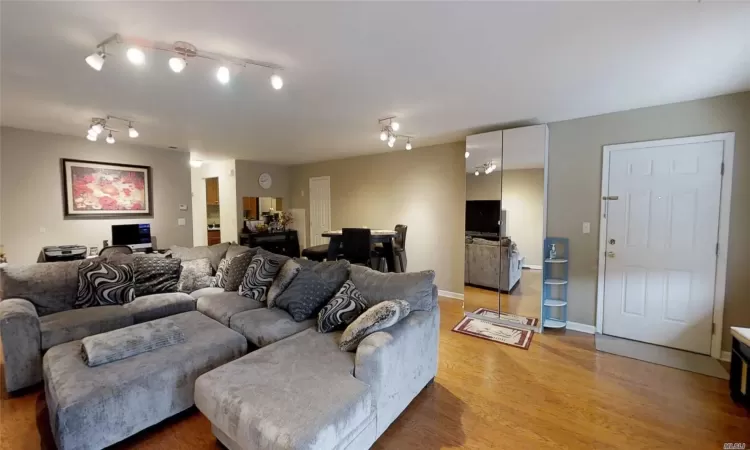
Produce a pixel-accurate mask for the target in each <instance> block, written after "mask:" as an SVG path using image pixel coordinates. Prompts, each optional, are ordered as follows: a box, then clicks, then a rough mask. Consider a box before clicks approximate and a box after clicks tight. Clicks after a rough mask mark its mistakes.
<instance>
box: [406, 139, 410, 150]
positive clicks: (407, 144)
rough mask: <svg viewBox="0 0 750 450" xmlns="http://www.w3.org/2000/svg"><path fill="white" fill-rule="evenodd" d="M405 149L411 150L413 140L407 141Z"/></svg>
mask: <svg viewBox="0 0 750 450" xmlns="http://www.w3.org/2000/svg"><path fill="white" fill-rule="evenodd" d="M404 148H405V149H407V150H411V139H407V140H406V145H405V146H404Z"/></svg>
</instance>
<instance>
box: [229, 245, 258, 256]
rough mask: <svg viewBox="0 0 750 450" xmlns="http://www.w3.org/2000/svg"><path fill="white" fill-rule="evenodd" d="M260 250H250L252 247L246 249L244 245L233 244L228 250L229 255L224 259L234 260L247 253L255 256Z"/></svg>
mask: <svg viewBox="0 0 750 450" xmlns="http://www.w3.org/2000/svg"><path fill="white" fill-rule="evenodd" d="M259 249H260V247H253V248H250V247H246V246H244V245H237V244H231V245H230V246H229V248H228V249H227V254H226V255H225V256H224V257H225V258H227V259H232V258H234V257H235V256H237V255H239V254H241V253H245V252H252V253H253V255H255V254H256V253H258V250H259Z"/></svg>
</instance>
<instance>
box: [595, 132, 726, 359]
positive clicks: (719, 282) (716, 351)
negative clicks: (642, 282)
mask: <svg viewBox="0 0 750 450" xmlns="http://www.w3.org/2000/svg"><path fill="white" fill-rule="evenodd" d="M717 141H720V142H723V144H724V159H723V164H724V166H723V167H724V175H723V176H722V179H721V199H720V206H719V230H718V241H719V253H718V256H717V258H716V281H715V284H714V310H713V323H714V324H715V326H714V332H713V335H712V336H711V357H713V358H717V359H721V358H723V353H722V351H721V335H722V333H723V331H724V328H723V322H724V294H725V290H726V284H727V250H728V248H729V212H730V201H731V198H732V175H733V172H734V170H733V168H734V132H728V133H716V134H707V135H704V136H691V137H684V138H675V139H661V140H657V141H643V142H633V143H627V144H614V145H605V146H604V147H603V148H602V186H601V196H605V195H608V193H609V192H608V188H609V157H610V154H611V152H612V151H615V150H630V149H638V148H652V147H665V146H671V145H684V144H698V143H704V142H717ZM601 205H602V209H601V215H600V216H599V248H598V254H599V263H598V264H599V277H598V280H597V292H596V332H597V333H602V332H603V328H604V269H605V263H606V258H605V257H604V250H603V249H604V248H606V241H607V219H606V217H605V216H604V212H605V211H604V210H605V208H606V204H605V203H604V200H602V204H601Z"/></svg>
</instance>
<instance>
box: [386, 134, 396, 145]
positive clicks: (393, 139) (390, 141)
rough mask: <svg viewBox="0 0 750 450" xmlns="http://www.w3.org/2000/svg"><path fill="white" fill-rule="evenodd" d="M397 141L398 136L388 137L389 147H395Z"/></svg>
mask: <svg viewBox="0 0 750 450" xmlns="http://www.w3.org/2000/svg"><path fill="white" fill-rule="evenodd" d="M395 143H396V136H394V135H390V136H389V137H388V147H393V144H395Z"/></svg>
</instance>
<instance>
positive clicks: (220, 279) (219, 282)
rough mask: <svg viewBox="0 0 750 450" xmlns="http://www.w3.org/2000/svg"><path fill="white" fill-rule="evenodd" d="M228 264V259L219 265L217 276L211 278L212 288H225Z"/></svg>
mask: <svg viewBox="0 0 750 450" xmlns="http://www.w3.org/2000/svg"><path fill="white" fill-rule="evenodd" d="M228 262H229V261H228V260H227V259H226V258H224V259H222V260H221V262H220V263H219V268H218V269H216V276H215V277H213V278H211V283H210V284H209V286H210V287H218V288H223V287H224V274H225V273H226V271H227V263H228Z"/></svg>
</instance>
